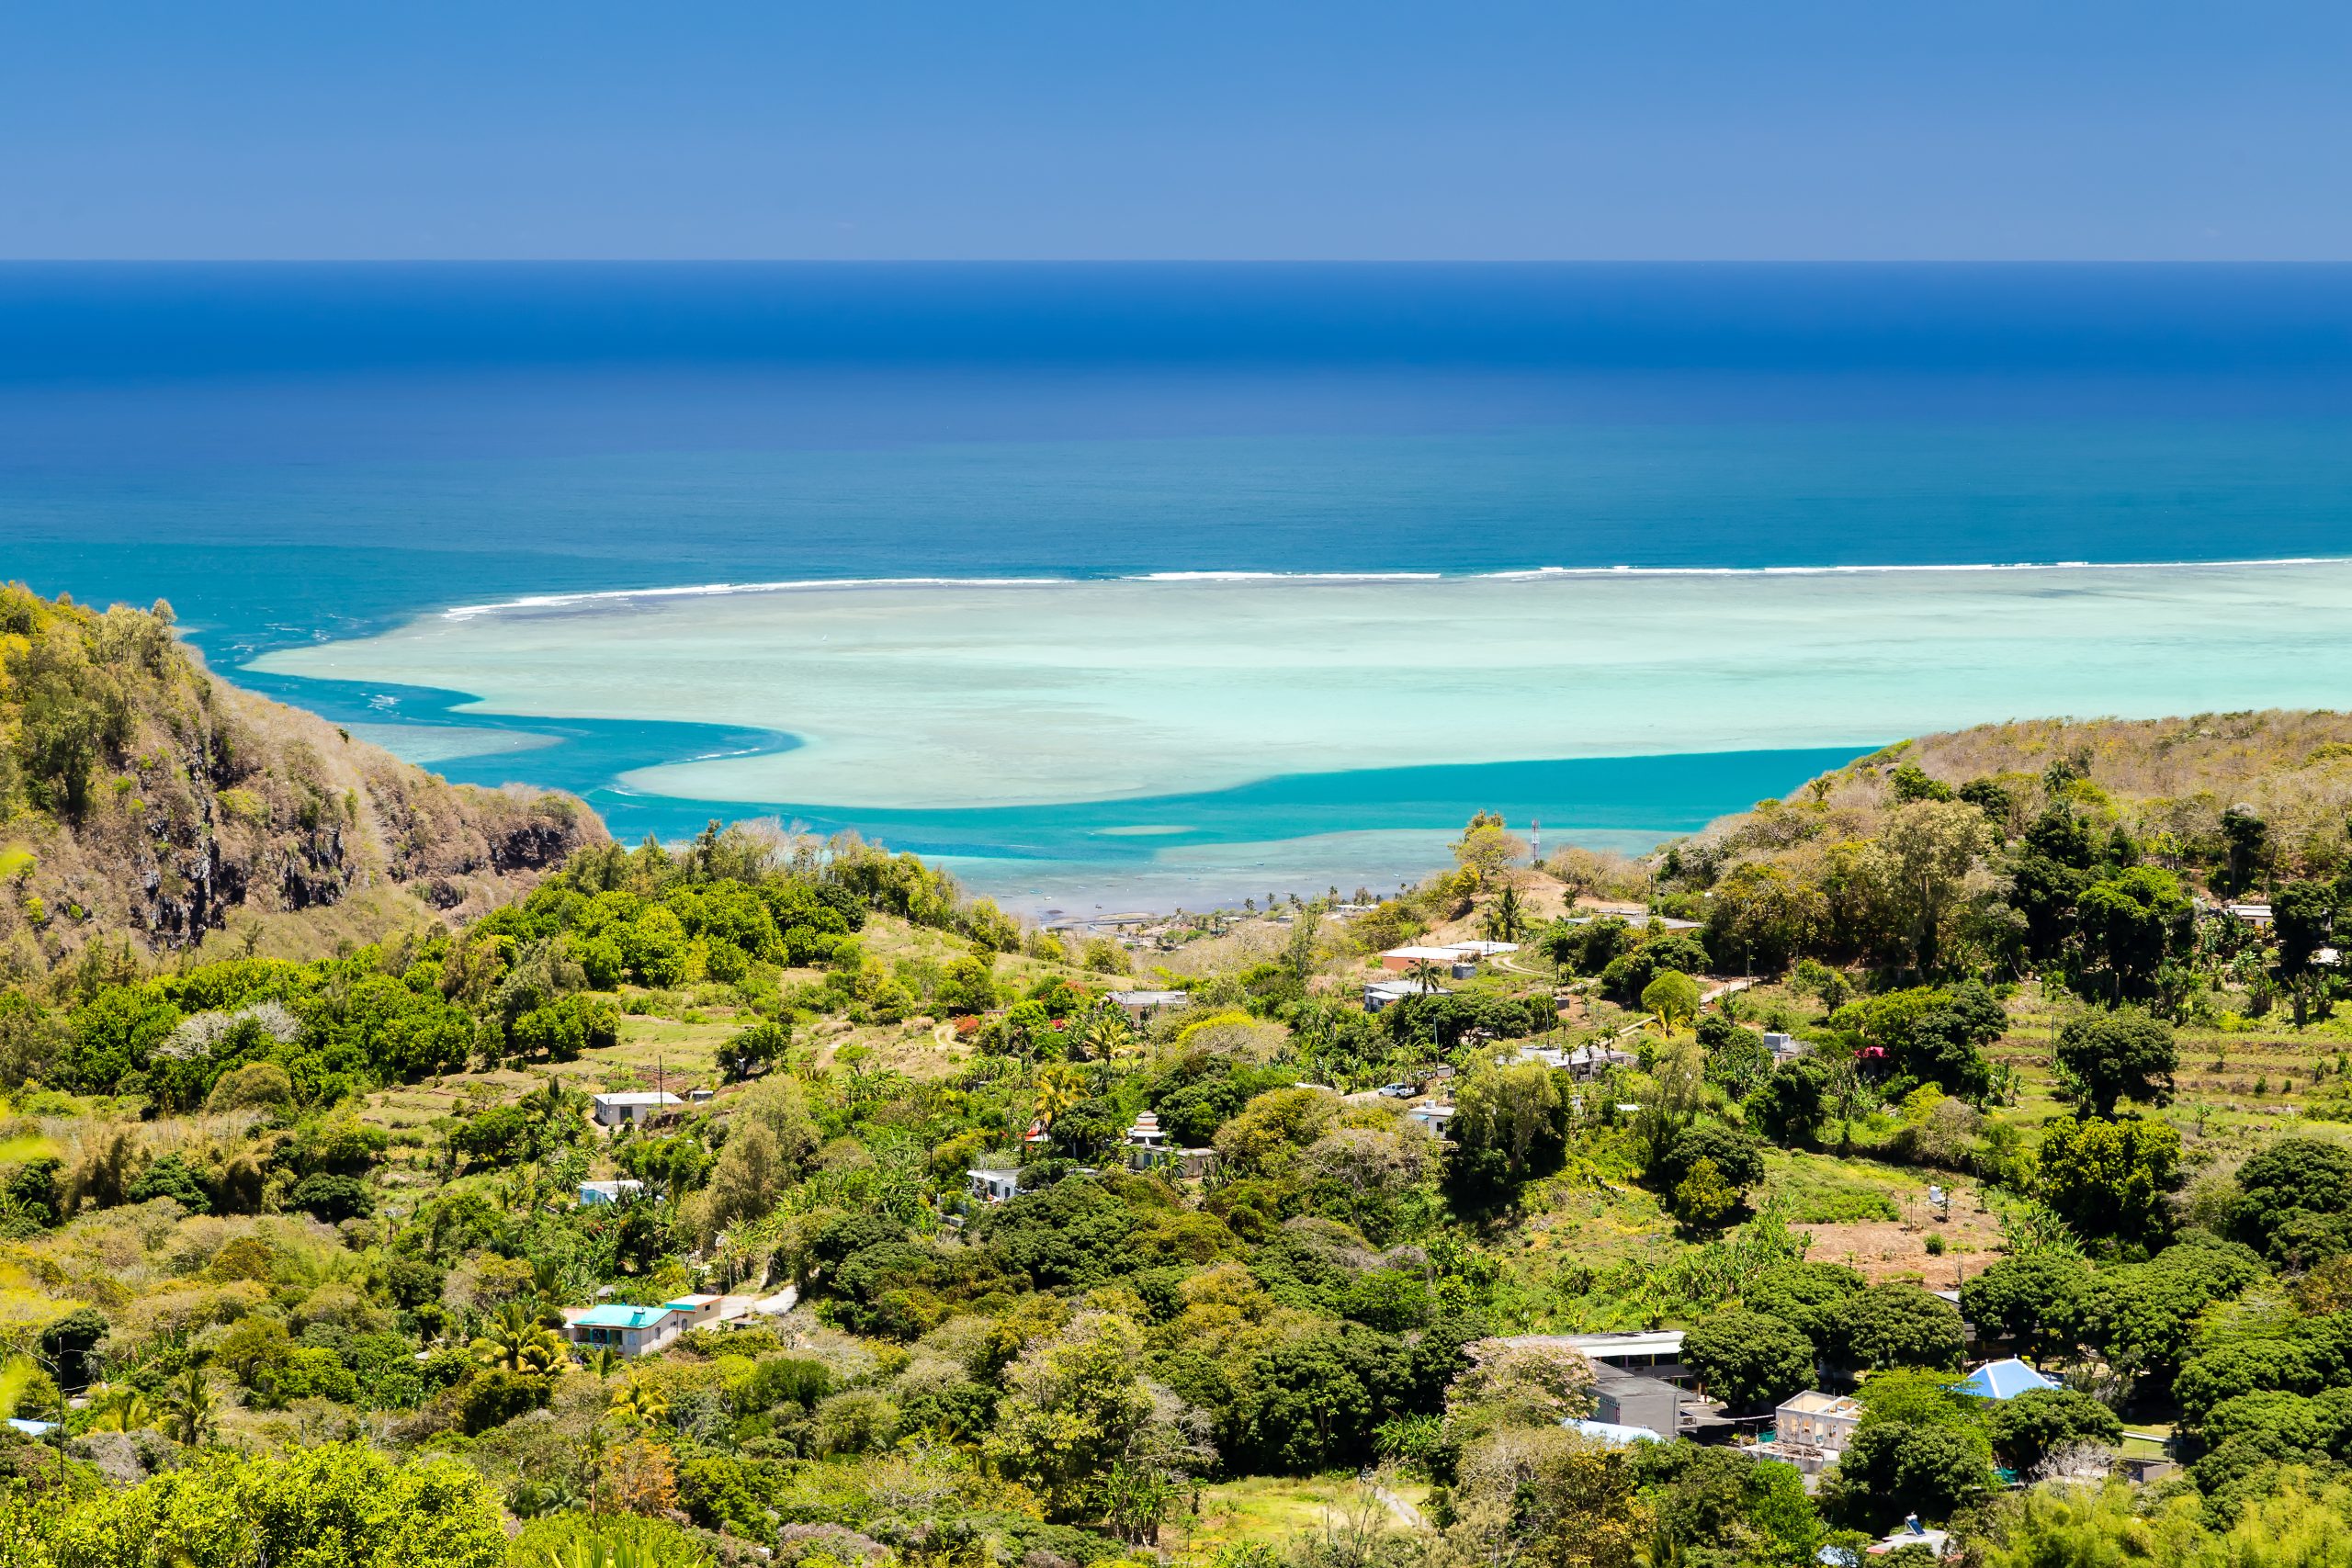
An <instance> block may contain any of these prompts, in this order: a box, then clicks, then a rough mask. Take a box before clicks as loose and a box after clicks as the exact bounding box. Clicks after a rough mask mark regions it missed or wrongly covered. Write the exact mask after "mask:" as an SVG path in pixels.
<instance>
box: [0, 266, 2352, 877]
mask: <svg viewBox="0 0 2352 1568" xmlns="http://www.w3.org/2000/svg"><path fill="white" fill-rule="evenodd" d="M2348 556H2352V268H2345V267H1902V266H1889V267H1843V266H1830V267H1775V266H1748V267H1688V266H1686V267H1675V266H1661V267H1638V266H1635V267H1575V266H1561V267H1485V268H1481V267H1446V266H1439V267H1410V266H1403V267H1347V266H1329V267H1317V266H1293V267H1250V266H1231V267H1216V266H1170V267H1153V266H1135V267H1057V266H1037V267H1021V266H1000V267H890V266H732V267H695V266H668V267H628V266H616V267H598V266H527V265H516V266H503V267H500V266H489V267H463V266H458V267H429V266H424V267H366V266H358V267H351V266H343V267H338V266H319V267H309V266H275V267H239V266H188V267H108V266H0V572H5V573H6V575H8V576H12V577H18V578H22V579H24V580H26V581H30V582H33V583H35V584H36V585H38V586H40V587H41V588H43V589H45V590H47V591H51V592H54V591H58V590H69V591H71V592H74V593H75V594H76V595H77V596H80V597H83V598H85V599H90V600H98V601H105V600H109V599H130V600H135V601H137V602H141V603H145V602H147V601H149V600H152V599H155V598H159V597H163V598H169V599H170V600H171V601H172V602H173V604H174V605H175V609H176V611H177V612H178V614H179V616H180V619H181V624H182V626H183V627H184V628H185V629H186V631H187V634H188V636H189V637H190V638H191V640H192V641H193V642H194V643H195V645H196V646H197V647H198V649H201V650H202V651H203V652H204V654H205V655H206V657H207V658H208V659H209V660H211V661H212V663H213V664H214V666H215V668H216V669H218V670H220V671H222V672H223V673H226V674H228V675H229V676H230V677H231V678H232V679H235V680H238V681H240V682H245V683H249V684H251V685H253V686H254V687H256V688H258V689H260V690H263V691H265V692H266V693H268V694H271V695H275V696H278V697H281V698H284V699H286V700H288V701H292V702H296V703H300V704H303V705H308V706H310V707H312V708H313V709H315V710H317V711H319V712H321V713H322V714H325V715H327V716H331V717H333V718H334V719H335V720H336V721H337V722H339V723H343V724H345V725H347V726H349V727H351V728H353V729H354V731H355V733H358V734H362V735H365V736H367V737H368V738H369V739H379V740H380V741H382V742H383V743H385V744H387V745H390V747H392V748H393V749H394V750H400V751H402V752H404V753H405V754H407V755H410V756H412V757H414V758H416V759H418V760H420V761H425V762H427V763H429V765H431V766H434V767H435V768H436V769H439V770H441V771H444V772H446V773H448V774H450V775H451V776H453V777H458V778H462V779H467V780H471V781H474V782H482V783H500V782H505V781H515V782H524V783H532V784H552V785H560V786H563V787H567V788H571V789H575V790H578V791H580V792H581V793H582V794H583V795H587V797H588V798H590V799H591V800H592V801H593V802H594V803H595V804H596V806H597V807H599V809H601V810H603V811H605V813H606V814H607V816H608V818H609V819H610V820H611V821H612V823H613V825H614V827H615V829H616V831H618V832H620V833H622V834H623V835H625V836H628V837H636V836H639V835H640V834H643V833H645V832H649V831H650V832H656V833H659V834H662V835H663V836H676V835H679V834H683V833H685V832H690V831H692V830H693V829H695V828H696V827H698V826H700V824H701V823H702V822H703V821H705V820H707V819H708V818H711V817H714V816H716V817H736V816H762V817H765V816H773V817H779V818H785V819H786V820H793V819H797V820H800V821H802V822H805V823H807V824H809V825H810V826H812V827H816V828H820V829H840V828H854V829H857V830H859V831H862V832H865V833H867V834H869V835H871V836H875V837H878V838H880V839H882V840H885V841H887V842H890V843H892V844H896V845H903V846H906V847H909V848H916V849H920V850H922V851H924V852H928V853H933V854H938V855H941V856H943V857H944V858H947V859H949V860H950V861H951V862H952V863H955V864H956V866H957V867H958V868H959V869H960V870H962V871H963V872H964V873H965V874H967V877H968V878H969V879H970V880H971V881H973V882H974V883H975V884H976V885H978V886H981V887H984V888H986V889H988V890H989V891H991V892H995V893H998V894H1000V895H1001V896H1004V897H1008V898H1010V899H1012V900H1014V901H1017V902H1020V903H1022V904H1023V905H1025V906H1027V907H1031V908H1043V907H1046V906H1048V905H1060V906H1063V907H1068V908H1080V909H1084V908H1091V907H1092V906H1094V905H1096V904H1109V905H1116V904H1120V903H1143V904H1168V903H1186V904H1199V903H1204V902H1208V901H1212V900H1227V899H1234V900H1238V898H1239V897H1243V896H1245V895H1246V896H1262V895H1263V894H1265V893H1267V892H1270V891H1272V892H1284V893H1286V892H1289V891H1293V890H1297V891H1301V892H1305V891H1308V890H1310V889H1319V888H1321V887H1325V886H1334V885H1336V886H1340V887H1341V888H1342V890H1343V891H1351V890H1352V889H1353V888H1354V887H1356V886H1373V887H1375V888H1378V887H1382V886H1389V885H1391V884H1393V883H1394V882H1395V881H1396V880H1397V879H1399V878H1402V877H1407V876H1410V875H1414V874H1419V872H1421V871H1423V870H1425V869H1427V868H1428V866H1430V864H1432V863H1436V862H1438V861H1439V860H1442V856H1443V844H1444V841H1445V840H1446V838H1447V837H1448V836H1450V832H1451V830H1452V829H1454V828H1455V827H1457V826H1458V824H1459V823H1460V821H1461V820H1462V818H1464V816H1466V815H1467V814H1468V812H1470V811H1472V810H1475V809H1479V808H1483V807H1493V808H1498V809H1501V810H1503V811H1504V812H1505V814H1506V815H1507V816H1508V817H1510V819H1511V821H1512V822H1513V823H1514V825H1518V826H1522V827H1523V826H1524V825H1525V824H1526V823H1527V822H1529V821H1530V820H1532V819H1536V818H1540V819H1541V820H1542V822H1543V824H1544V838H1545V840H1546V842H1547V843H1555V842H1559V841H1563V840H1571V839H1573V840H1579V841H1587V842H1594V843H1605V844H1610V845H1612V846H1617V847H1645V846H1646V845H1647V844H1649V843H1652V842H1655V841H1656V840H1657V839H1658V838H1660V837H1663V836H1666V835H1668V834H1670V833H1673V832H1678V831H1684V830H1688V829H1693V828H1696V827H1698V826H1700V825H1702V824H1703V823H1704V822H1705V821H1706V820H1707V819H1709V818H1712V817H1713V816H1715V815H1718V814H1720V813H1722V812H1724V811H1728V810H1733V809H1736V808H1738V807H1743V806H1746V805H1747V804H1749V803H1750V802H1751V801H1753V800H1754V799H1755V798H1757V797H1758V796H1759V795H1769V794H1778V793H1781V792H1783V791H1785V790H1788V789H1790V788H1792V787H1793V786H1794V785H1796V784H1798V783H1800V782H1801V781H1802V780H1803V779H1804V778H1805V777H1806V776H1808V775H1809V774H1811V773H1815V772H1817V771H1819V770H1820V769H1821V768H1823V767H1825V766H1829V765H1834V764H1835V763H1836V762H1837V761H1840V760H1842V759H1844V758H1847V757H1850V756H1852V755H1855V754H1857V753H1858V752H1860V751H1862V750H1868V749H1871V748H1872V747H1874V746H1876V745H1878V744H1880V743H1882V742H1883V741H1885V740H1888V739H1894V738H1895V737H1898V736H1902V735H1906V734H1915V733H1919V732H1922V731H1925V730H1928V729H1933V728H1943V727H1946V726H1951V725H1957V724H1964V723H1971V722H1975V721H1979V720H1984V719H1994V718H2003V717H2012V716H2028V715H2039V714H2050V713H2073V714H2083V715H2087V714H2098V713H2123V714H2150V715H2153V714H2164V713H2177V712H2186V711H2195V710H2199V709H2221V708H2236V707H2248V706H2257V705H2274V704H2285V705H2326V706H2340V705H2345V704H2346V701H2347V693H2346V685H2347V678H2346V671H2347V670H2352V663H2347V661H2346V653H2347V652H2352V649H2347V648H2346V636H2347V634H2346V630H2345V627H2346V626H2347V625H2352V617H2348V616H2347V615H2346V609H2347V608H2352V568H2346V566H2345V565H2344V564H2342V558H2345V557H2348ZM2229 562H2255V563H2267V564H2239V565H2230V564H2224V563H2229ZM2066 563H2076V564H2073V565H2068V564H2066ZM1545 569H1552V570H1545ZM1618 569H1624V570H1618ZM1891 569H1903V570H1891ZM730 583H731V584H744V585H752V590H751V591H738V592H709V591H708V590H709V588H710V586H711V585H714V584H730ZM759 585H766V586H764V587H762V586H759ZM778 585H784V586H778ZM649 591H658V592H649Z"/></svg>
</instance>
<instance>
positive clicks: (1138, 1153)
mask: <svg viewBox="0 0 2352 1568" xmlns="http://www.w3.org/2000/svg"><path fill="white" fill-rule="evenodd" d="M1122 1141H1123V1142H1124V1143H1125V1145H1126V1149H1127V1168H1128V1169H1129V1170H1149V1169H1150V1168H1152V1167H1153V1166H1155V1165H1158V1164H1159V1162H1160V1160H1161V1159H1162V1158H1163V1157H1165V1156H1166V1155H1167V1154H1168V1131H1167V1129H1166V1128H1164V1127H1162V1126H1160V1124H1159V1117H1158V1116H1156V1115H1154V1114H1153V1113H1152V1112H1150V1111H1145V1112H1144V1113H1143V1114H1142V1115H1140V1116H1138V1117H1136V1124H1135V1125H1134V1126H1132V1127H1130V1128H1128V1129H1127V1131H1126V1135H1125V1138H1124V1139H1123V1140H1122Z"/></svg>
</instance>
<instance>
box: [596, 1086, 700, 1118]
mask: <svg viewBox="0 0 2352 1568" xmlns="http://www.w3.org/2000/svg"><path fill="white" fill-rule="evenodd" d="M684 1103H685V1101H684V1100H680V1099H679V1098H678V1097H677V1096H676V1095H674V1094H672V1093H670V1092H668V1091H667V1090H666V1089H632V1090H630V1091H629V1092H628V1093H627V1094H600V1095H597V1096H595V1097H594V1104H595V1111H594V1114H595V1118H596V1124H597V1125H598V1126H600V1127H617V1126H619V1125H620V1124H621V1123H622V1122H643V1121H644V1120H645V1119H646V1118H647V1117H649V1116H651V1115H653V1114H654V1113H655V1112H656V1111H667V1110H668V1109H669V1108H670V1107H672V1106H673V1105H684Z"/></svg>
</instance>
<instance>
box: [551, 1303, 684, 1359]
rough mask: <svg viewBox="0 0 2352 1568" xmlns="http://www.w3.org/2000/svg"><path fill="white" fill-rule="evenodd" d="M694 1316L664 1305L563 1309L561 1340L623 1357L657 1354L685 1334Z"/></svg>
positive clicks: (609, 1305)
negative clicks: (610, 1350) (617, 1353)
mask: <svg viewBox="0 0 2352 1568" xmlns="http://www.w3.org/2000/svg"><path fill="white" fill-rule="evenodd" d="M692 1316H693V1314H692V1313H691V1312H690V1311H681V1310H679V1309H678V1308H677V1307H676V1306H674V1305H672V1304H670V1303H663V1304H662V1305H661V1306H622V1305H619V1304H618V1303H605V1305H602V1306H592V1307H566V1308H565V1309H564V1314H563V1331H564V1337H566V1338H568V1339H570V1340H571V1342H572V1343H573V1344H574V1345H576V1346H578V1347H580V1348H582V1349H583V1350H595V1349H612V1350H616V1351H618V1352H619V1353H620V1354H622V1355H624V1356H642V1355H644V1354H646V1353H647V1352H648V1351H650V1350H659V1349H661V1348H663V1347H664V1346H666V1345H668V1344H669V1343H670V1341H672V1340H673V1339H675V1338H676V1337H678V1336H679V1334H680V1333H681V1332H683V1331H684V1328H685V1327H686V1325H687V1323H688V1322H689V1321H690V1320H691V1318H692Z"/></svg>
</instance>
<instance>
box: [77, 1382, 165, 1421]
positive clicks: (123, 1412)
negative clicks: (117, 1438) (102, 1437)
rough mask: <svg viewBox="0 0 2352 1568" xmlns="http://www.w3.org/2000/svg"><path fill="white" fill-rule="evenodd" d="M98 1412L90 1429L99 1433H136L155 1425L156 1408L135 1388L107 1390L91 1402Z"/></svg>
mask: <svg viewBox="0 0 2352 1568" xmlns="http://www.w3.org/2000/svg"><path fill="white" fill-rule="evenodd" d="M90 1406H91V1408H92V1409H93V1410H95V1411H96V1416H94V1417H93V1418H92V1419H91V1422H90V1427H91V1429H92V1430H94V1431H99V1432H135V1431H137V1430H139V1428H140V1427H152V1426H153V1425H154V1423H155V1407H154V1405H153V1404H151V1403H150V1402H149V1401H148V1398H147V1396H146V1395H145V1394H143V1393H140V1392H139V1391H138V1390H137V1389H135V1388H130V1387H122V1388H106V1389H101V1390H100V1391H99V1392H98V1394H97V1397H96V1398H95V1399H93V1400H91V1401H90Z"/></svg>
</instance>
